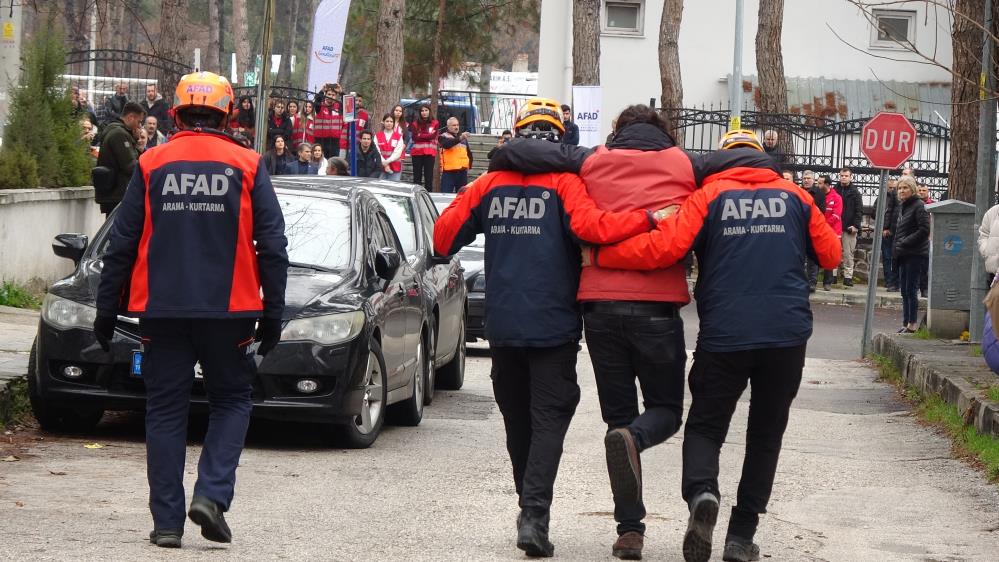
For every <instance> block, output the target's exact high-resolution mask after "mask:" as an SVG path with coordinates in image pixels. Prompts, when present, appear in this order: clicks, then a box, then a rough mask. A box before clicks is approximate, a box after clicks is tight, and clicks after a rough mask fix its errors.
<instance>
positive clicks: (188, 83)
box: [94, 72, 288, 548]
mask: <svg viewBox="0 0 999 562" xmlns="http://www.w3.org/2000/svg"><path fill="white" fill-rule="evenodd" d="M232 99H233V92H232V87H231V86H230V85H229V82H228V81H227V80H226V79H225V78H223V77H221V76H218V75H216V74H212V73H210V72H197V73H194V74H188V75H186V76H184V77H182V78H181V79H180V82H179V83H178V84H177V90H176V95H175V98H174V109H175V112H176V113H175V121H176V125H177V127H178V129H180V132H178V133H177V134H176V135H174V136H173V137H172V138H171V139H170V142H169V143H167V144H165V145H163V146H160V147H157V148H154V149H152V150H149V151H148V152H146V153H144V154H143V155H142V156H141V157H140V158H139V162H138V166H137V168H136V170H135V173H134V174H133V175H132V180H131V182H130V183H129V186H128V189H127V190H126V192H125V198H124V200H123V201H122V203H121V205H120V206H119V208H118V211H117V214H116V215H115V218H114V224H113V225H112V227H111V238H110V240H111V241H110V246H109V248H108V251H107V253H106V254H105V255H104V269H103V272H102V274H101V281H100V286H99V288H98V295H97V319H96V321H95V322H94V331H95V335H96V337H97V340H98V342H99V343H100V345H101V347H102V348H104V350H105V351H107V350H109V348H110V342H111V340H112V338H113V337H114V327H115V319H116V315H117V314H119V313H121V314H127V315H129V316H137V317H138V318H139V331H140V333H141V337H142V345H141V348H140V349H141V354H142V355H141V357H140V358H139V359H140V361H141V376H142V379H143V381H144V382H145V386H146V396H147V398H146V460H147V473H148V477H149V508H150V511H152V515H153V531H152V532H151V533H150V535H149V540H150V542H152V543H153V544H155V545H157V546H161V547H172V548H178V547H180V545H181V536H182V535H183V532H184V520H185V517H184V505H185V493H184V482H183V481H184V457H185V453H186V448H187V414H188V406H189V403H190V395H191V386H192V384H193V382H194V376H193V373H194V367H195V364H196V363H198V362H200V364H201V367H202V369H203V371H204V383H205V389H206V391H207V394H208V400H209V405H210V416H209V421H208V432H207V434H206V435H205V441H204V447H203V449H202V452H201V460H200V462H199V463H198V479H197V482H196V483H195V485H194V497H193V499H192V500H191V506H190V509H189V511H188V516H189V517H190V518H191V520H192V521H194V522H195V523H196V524H197V525H200V526H201V534H202V536H204V537H205V538H206V539H208V540H211V541H216V542H231V540H232V533H231V532H230V530H229V526H228V525H227V524H226V521H225V518H224V516H223V513H224V512H225V511H228V509H229V506H230V504H231V502H232V497H233V486H234V484H235V481H236V466H237V464H238V463H239V456H240V453H241V452H242V450H243V441H244V438H245V436H246V429H247V426H248V425H249V420H250V410H251V409H252V407H253V403H252V401H251V399H250V391H251V387H252V383H253V379H254V376H255V372H256V363H255V359H254V346H252V345H251V344H252V343H253V342H254V340H256V341H259V342H260V346H259V349H257V350H256V353H258V354H260V355H264V354H266V353H267V352H268V351H270V350H271V349H273V348H274V346H275V345H277V343H278V340H279V339H280V336H281V314H282V312H283V310H284V290H285V283H286V280H287V269H288V255H287V252H286V246H287V239H286V238H285V234H284V217H283V216H282V213H281V207H280V206H279V204H278V200H277V197H276V196H275V194H274V189H273V188H272V187H271V181H270V177H269V176H268V175H267V171H266V169H265V167H264V165H263V163H262V162H261V159H260V156H258V155H257V154H256V153H255V152H253V151H252V150H249V149H247V148H243V147H242V146H241V145H240V144H238V143H237V142H236V141H235V139H233V138H231V137H228V136H226V135H225V134H224V133H222V132H221V131H222V130H224V129H225V127H226V125H227V121H228V119H229V114H230V112H231V110H232ZM261 288H262V289H263V298H262V299H261ZM255 326H256V330H255V329H254V328H255ZM133 361H134V359H133Z"/></svg>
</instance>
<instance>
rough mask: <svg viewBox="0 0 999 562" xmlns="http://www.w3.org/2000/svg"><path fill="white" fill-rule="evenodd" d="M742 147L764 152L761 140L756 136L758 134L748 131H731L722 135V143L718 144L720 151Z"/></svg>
mask: <svg viewBox="0 0 999 562" xmlns="http://www.w3.org/2000/svg"><path fill="white" fill-rule="evenodd" d="M740 146H741V147H745V148H753V149H756V150H759V151H760V152H764V150H763V145H762V144H760V139H759V138H758V137H757V136H756V133H754V132H753V131H750V130H748V129H735V130H732V131H729V132H727V133H725V134H724V135H722V138H721V141H719V142H718V148H719V149H720V150H725V149H728V148H738V147H740Z"/></svg>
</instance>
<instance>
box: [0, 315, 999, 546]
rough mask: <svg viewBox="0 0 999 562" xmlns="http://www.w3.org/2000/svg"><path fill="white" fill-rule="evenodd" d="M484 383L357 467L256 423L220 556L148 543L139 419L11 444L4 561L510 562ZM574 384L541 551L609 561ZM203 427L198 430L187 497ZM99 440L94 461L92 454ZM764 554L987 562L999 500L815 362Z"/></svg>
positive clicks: (302, 431) (892, 411)
mask: <svg viewBox="0 0 999 562" xmlns="http://www.w3.org/2000/svg"><path fill="white" fill-rule="evenodd" d="M844 321H846V320H844ZM835 333H839V332H835ZM480 347H481V346H480ZM688 347H692V346H689V345H688ZM488 371H489V359H488V357H487V356H486V352H485V351H484V350H483V349H481V348H480V349H479V350H478V351H474V352H473V355H472V356H471V357H470V358H469V361H468V375H467V379H466V386H465V388H464V389H462V390H461V391H458V392H446V393H438V395H437V399H436V400H435V402H434V404H433V405H432V406H430V408H429V409H428V411H427V416H426V418H425V419H424V421H423V423H422V424H421V425H420V426H419V427H417V428H398V427H391V428H388V429H387V430H386V431H385V433H384V434H383V435H382V436H381V437H380V439H379V440H378V442H377V443H376V444H375V446H374V447H373V448H371V449H368V450H364V451H345V450H338V449H333V448H330V446H329V444H328V443H327V441H326V439H325V435H324V433H323V431H322V430H321V428H317V427H314V426H308V425H297V424H296V425H291V424H279V423H254V424H253V426H252V428H251V433H250V436H249V440H248V446H247V448H246V451H245V452H244V454H243V457H242V461H241V465H240V469H239V472H238V482H237V494H236V500H235V502H234V504H233V507H232V510H231V512H230V513H229V515H228V519H229V522H230V524H231V525H232V528H233V532H234V537H235V539H234V540H235V542H234V543H233V544H232V545H230V546H227V547H224V546H217V545H215V544H214V543H209V542H207V541H205V540H204V539H202V538H201V537H200V536H199V535H198V533H197V528H196V527H194V526H193V525H190V524H189V525H188V527H187V534H186V535H185V538H184V541H185V543H184V549H183V550H181V551H166V552H165V551H163V550H160V549H157V548H155V547H152V546H150V545H149V544H148V542H147V538H146V537H147V533H148V531H149V529H150V525H151V522H150V519H149V514H148V511H147V508H146V493H147V488H146V481H145V458H144V448H143V443H142V424H141V417H140V416H138V415H136V414H119V415H114V416H108V417H107V418H106V419H105V421H104V422H102V424H101V426H100V427H99V428H98V429H97V430H96V431H95V432H93V433H91V434H89V435H84V436H76V437H66V436H52V435H41V434H37V433H33V432H30V431H29V432H25V433H20V434H18V435H16V436H15V438H16V439H17V440H18V443H20V444H21V445H22V446H23V449H25V450H21V448H17V449H16V451H15V452H17V454H18V456H19V457H20V460H19V461H17V462H0V521H3V523H2V524H0V559H3V560H67V559H75V560H138V559H151V560H167V559H169V560H172V561H173V560H200V559H204V558H205V557H206V556H207V557H210V558H211V559H213V560H406V561H420V560H428V561H429V560H433V561H437V560H462V561H464V560H521V559H523V557H522V555H521V552H520V551H518V550H517V549H516V548H515V546H514V540H515V535H514V521H515V518H516V515H517V507H516V495H515V492H514V489H513V485H512V479H511V476H510V467H509V463H508V461H507V456H506V452H505V449H504V445H503V426H502V420H501V418H500V416H499V413H498V412H497V410H496V408H495V406H494V404H493V400H492V392H491V387H490V383H489V378H488ZM578 373H579V382H580V385H581V387H582V389H583V392H582V395H583V398H582V402H581V403H580V405H579V408H578V410H577V414H576V417H575V419H574V421H573V424H572V426H571V428H570V431H569V435H568V438H567V442H566V448H565V455H564V458H563V464H562V468H561V471H560V473H559V479H558V482H557V484H556V498H555V505H554V508H553V520H552V539H553V541H554V543H555V545H556V557H557V558H559V559H562V560H573V561H577V560H612V558H611V557H610V545H611V542H612V541H613V539H614V522H613V520H612V517H611V510H612V503H611V498H610V491H609V487H608V484H607V476H606V469H605V467H604V463H603V446H602V436H603V432H604V427H603V424H602V422H601V421H600V416H599V409H598V406H597V400H596V393H595V388H594V384H593V375H592V371H591V369H590V362H589V358H588V356H587V354H586V352H585V348H584V351H583V352H582V353H580V355H579V365H578ZM746 414H747V404H746V403H742V404H740V406H739V408H738V410H737V413H736V416H735V419H734V421H733V425H732V430H731V432H730V434H729V439H728V443H727V445H726V447H725V449H724V450H723V454H722V458H721V466H722V479H721V484H722V493H723V495H724V497H723V501H722V503H723V508H722V517H721V521H720V522H719V528H718V529H716V533H715V537H716V541H721V540H723V538H724V529H725V524H726V521H727V515H728V510H729V507H730V505H731V502H732V494H733V493H734V490H735V487H736V482H737V478H738V470H739V467H740V466H741V462H742V450H743V447H744V443H745V440H744V435H745V433H744V432H745V419H746ZM195 425H196V426H199V425H200V422H199V423H196V424H195ZM202 429H203V428H201V427H194V428H192V432H191V433H192V443H191V446H190V447H189V457H188V468H187V482H188V491H189V493H190V489H191V487H192V486H193V480H194V474H195V470H196V462H197V455H198V454H199V452H200V446H199V441H198V439H199V432H200V431H202ZM681 442H682V434H681V435H677V436H675V437H674V438H672V439H670V440H669V441H667V442H666V443H664V444H663V445H660V446H658V447H656V448H654V449H651V450H649V451H647V452H646V453H645V454H644V455H643V457H644V458H643V465H644V468H645V498H646V503H647V506H648V511H649V516H648V518H647V523H648V526H649V528H648V531H647V539H646V559H647V560H680V559H682V557H681V554H680V542H681V538H682V533H683V530H684V528H685V526H686V506H685V505H684V504H683V502H682V501H681V500H680V498H679V489H678V488H679V471H680V451H681ZM94 443H97V444H100V445H102V447H101V448H87V447H86V445H88V444H94ZM6 450H7V451H8V452H9V451H11V450H13V449H11V446H8V448H7V449H6ZM4 454H7V453H4ZM757 538H758V540H759V542H760V543H761V545H762V547H763V553H764V555H765V556H768V557H770V559H772V560H844V561H860V560H878V561H890V560H996V553H997V552H999V488H997V487H996V486H995V485H992V484H989V483H988V482H986V481H985V479H984V478H983V477H982V475H981V474H980V473H978V472H976V471H975V470H974V469H972V468H970V467H968V466H966V465H965V464H963V463H962V462H960V461H957V460H953V459H952V458H951V456H950V445H949V442H948V440H947V439H945V438H943V437H941V436H939V435H937V434H935V433H934V432H933V431H931V430H929V429H927V428H925V427H922V426H920V425H919V423H917V422H916V421H915V420H914V419H913V417H912V416H911V415H910V414H909V413H908V411H907V410H906V408H905V405H904V404H902V403H901V402H899V401H898V400H897V399H896V397H895V394H894V391H893V390H892V389H890V388H889V387H887V386H885V385H883V384H881V383H878V382H875V381H874V373H873V371H871V370H870V369H869V368H868V367H866V366H865V365H863V364H861V363H859V362H855V361H832V360H823V359H809V360H808V362H807V365H806V373H805V377H804V382H803V386H802V389H801V392H800V396H799V399H798V400H797V401H796V403H795V407H794V410H793V412H792V416H791V424H790V428H789V430H788V433H787V435H786V439H785V448H784V454H783V457H782V460H781V465H780V467H779V469H778V481H777V485H776V487H775V490H774V494H773V499H772V502H771V507H770V513H769V514H768V515H767V516H765V517H764V518H763V522H762V525H761V530H760V532H759V534H758V537H757Z"/></svg>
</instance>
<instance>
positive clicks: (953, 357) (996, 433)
mask: <svg viewBox="0 0 999 562" xmlns="http://www.w3.org/2000/svg"><path fill="white" fill-rule="evenodd" d="M874 352H875V353H877V354H879V355H883V356H885V357H887V358H889V359H890V360H891V362H892V364H893V365H895V368H897V369H898V370H899V372H900V373H902V376H903V377H904V378H905V381H906V382H907V383H908V384H910V385H912V386H914V387H916V388H917V389H919V390H920V391H922V392H924V393H933V394H937V395H939V396H940V397H941V398H943V399H944V400H945V401H946V402H947V403H949V404H952V405H954V406H956V407H957V410H958V412H960V413H961V415H962V416H963V417H964V419H965V421H966V422H967V423H969V424H974V426H975V427H976V428H977V429H978V432H979V433H981V434H983V435H991V436H992V437H995V438H997V439H999V403H996V402H993V401H992V400H989V398H988V397H987V396H986V391H987V389H988V388H989V387H991V386H996V385H999V376H997V375H996V374H995V373H993V372H992V370H991V369H989V367H988V366H987V365H986V364H985V359H983V358H982V357H981V356H977V357H976V356H973V355H972V354H971V346H970V345H968V344H967V343H964V342H954V341H952V340H940V339H929V340H923V339H918V338H916V337H914V336H912V335H908V334H906V335H902V334H877V335H875V336H874Z"/></svg>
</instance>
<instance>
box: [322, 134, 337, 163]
mask: <svg viewBox="0 0 999 562" xmlns="http://www.w3.org/2000/svg"><path fill="white" fill-rule="evenodd" d="M316 142H318V143H319V146H321V147H323V157H324V158H336V157H339V156H340V139H339V138H333V137H323V138H321V139H316Z"/></svg>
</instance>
